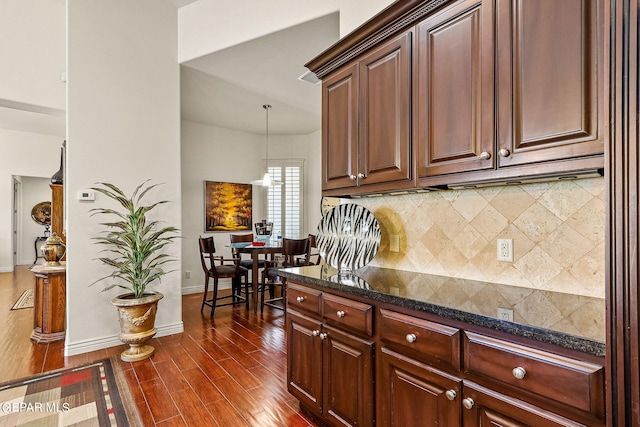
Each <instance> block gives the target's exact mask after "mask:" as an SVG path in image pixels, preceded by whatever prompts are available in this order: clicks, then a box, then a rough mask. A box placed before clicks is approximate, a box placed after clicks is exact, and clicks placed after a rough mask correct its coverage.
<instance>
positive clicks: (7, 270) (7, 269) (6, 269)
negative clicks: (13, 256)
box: [0, 267, 13, 273]
mask: <svg viewBox="0 0 640 427" xmlns="http://www.w3.org/2000/svg"><path fill="white" fill-rule="evenodd" d="M0 273H13V268H12V267H0Z"/></svg>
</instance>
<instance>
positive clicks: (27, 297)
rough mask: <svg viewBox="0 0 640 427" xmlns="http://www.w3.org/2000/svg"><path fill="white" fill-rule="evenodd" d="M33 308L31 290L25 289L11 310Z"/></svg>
mask: <svg viewBox="0 0 640 427" xmlns="http://www.w3.org/2000/svg"><path fill="white" fill-rule="evenodd" d="M31 307H33V289H27V290H26V291H24V292H23V293H22V295H20V297H19V298H18V301H16V303H15V304H13V307H11V310H20V309H21V308H31Z"/></svg>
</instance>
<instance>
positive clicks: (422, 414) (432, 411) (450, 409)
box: [376, 347, 462, 427]
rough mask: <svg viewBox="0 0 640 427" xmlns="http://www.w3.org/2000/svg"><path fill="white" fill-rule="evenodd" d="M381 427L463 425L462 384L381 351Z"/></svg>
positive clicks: (378, 387)
mask: <svg viewBox="0 0 640 427" xmlns="http://www.w3.org/2000/svg"><path fill="white" fill-rule="evenodd" d="M378 358H379V360H378V374H377V378H376V387H377V393H378V405H379V406H378V420H377V422H378V425H382V426H396V427H412V426H415V427H430V426H433V427H435V426H457V425H460V422H461V419H460V416H461V414H460V400H461V397H460V395H461V389H462V387H461V381H460V380H459V379H458V378H455V377H452V376H451V375H448V374H446V373H444V372H441V371H438V370H436V369H434V368H431V367H429V366H427V365H425V364H423V363H420V362H418V361H416V360H414V359H411V358H409V357H406V356H403V355H400V354H398V353H395V352H393V351H391V350H389V349H388V348H386V347H382V348H381V349H380V351H379V352H378Z"/></svg>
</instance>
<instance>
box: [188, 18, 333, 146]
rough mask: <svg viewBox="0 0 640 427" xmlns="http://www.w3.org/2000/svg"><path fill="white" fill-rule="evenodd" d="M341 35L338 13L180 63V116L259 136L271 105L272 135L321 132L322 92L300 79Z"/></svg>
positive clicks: (317, 87) (262, 131) (316, 86)
mask: <svg viewBox="0 0 640 427" xmlns="http://www.w3.org/2000/svg"><path fill="white" fill-rule="evenodd" d="M338 37H339V22H338V14H337V13H335V14H331V15H327V16H324V17H321V18H318V19H315V20H312V21H308V22H305V23H303V24H300V25H296V26H293V27H290V28H287V29H285V30H282V31H278V32H275V33H272V34H269V35H266V36H264V37H260V38H258V39H254V40H251V41H248V42H246V43H242V44H239V45H236V46H233V47H230V48H228V49H224V50H221V51H218V52H214V53H211V54H209V55H206V56H203V57H200V58H197V59H194V60H192V61H188V62H186V63H184V64H182V67H181V93H182V96H181V97H182V100H181V107H182V118H183V119H186V120H191V121H196V122H201V123H207V124H211V125H214V126H219V127H225V128H231V129H238V130H243V131H247V132H252V133H257V134H260V133H264V129H265V112H264V109H263V108H262V105H263V104H271V105H272V106H273V108H272V110H271V111H270V112H269V132H270V133H273V134H308V133H311V132H314V131H316V130H318V129H320V124H321V111H320V109H321V88H320V86H319V85H315V84H313V83H309V82H306V81H301V80H299V79H298V77H300V76H302V75H303V74H304V73H305V72H307V71H308V70H307V69H306V68H305V67H304V64H305V63H306V62H308V61H309V60H310V59H312V58H313V57H314V56H315V55H316V54H318V53H320V52H322V51H323V50H324V49H326V48H327V47H329V46H330V45H332V44H333V43H335V42H336V41H337V40H338Z"/></svg>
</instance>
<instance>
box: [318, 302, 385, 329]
mask: <svg viewBox="0 0 640 427" xmlns="http://www.w3.org/2000/svg"><path fill="white" fill-rule="evenodd" d="M322 308H323V310H322V312H323V315H324V319H325V320H326V321H327V322H329V323H332V324H334V325H337V326H341V327H344V328H348V329H351V330H353V331H357V332H361V333H364V334H366V335H367V336H373V307H371V306H370V305H369V304H363V303H361V302H357V301H352V300H349V299H346V298H341V297H337V296H335V295H330V294H324V295H323V297H322Z"/></svg>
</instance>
